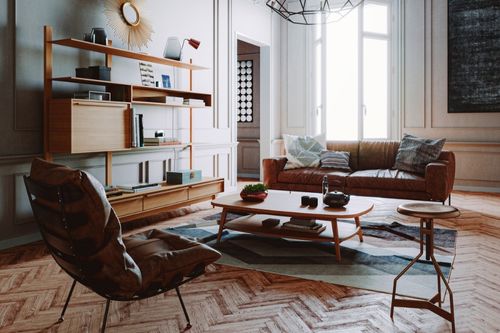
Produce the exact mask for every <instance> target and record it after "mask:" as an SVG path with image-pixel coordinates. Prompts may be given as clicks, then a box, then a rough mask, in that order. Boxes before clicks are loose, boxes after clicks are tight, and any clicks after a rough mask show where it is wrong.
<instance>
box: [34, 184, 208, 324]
mask: <svg viewBox="0 0 500 333" xmlns="http://www.w3.org/2000/svg"><path fill="white" fill-rule="evenodd" d="M24 184H25V186H26V191H27V193H28V197H29V201H30V205H31V208H32V210H33V214H34V215H35V220H36V221H37V224H38V227H39V228H40V231H41V234H42V238H43V240H44V242H45V244H46V245H47V247H48V248H49V250H50V252H51V255H52V256H53V257H54V259H55V256H59V257H61V258H62V259H66V258H67V257H72V258H74V259H77V258H78V256H77V255H76V254H74V253H73V254H70V255H68V254H63V253H61V252H60V251H59V250H58V249H56V248H54V247H52V246H51V245H50V243H49V242H48V241H47V240H46V238H45V234H44V233H45V232H48V231H47V230H45V228H44V226H43V224H41V223H40V222H39V221H38V217H37V216H36V213H35V209H34V207H33V206H34V199H33V197H34V196H35V197H38V196H40V195H41V194H42V193H49V195H48V196H49V197H50V196H52V198H53V199H54V198H57V201H58V203H59V208H60V215H61V220H60V222H61V223H62V224H63V225H64V228H65V229H66V230H68V225H67V219H66V213H65V210H64V195H63V193H64V191H63V189H62V187H61V186H46V185H40V184H38V183H36V182H35V181H33V180H32V179H30V177H27V176H24ZM33 192H35V194H33ZM36 192H38V194H37V193H36ZM68 238H71V237H69V235H68ZM75 261H76V262H77V260H75ZM56 262H57V260H56ZM60 267H61V266H60ZM61 269H62V270H64V271H65V272H66V273H67V274H68V275H69V276H71V277H72V278H73V284H72V285H71V289H70V290H69V294H68V297H67V298H66V302H65V303H64V307H63V309H62V312H61V315H60V317H59V319H58V321H57V323H61V322H63V321H64V314H65V313H66V309H67V308H68V305H69V301H70V299H71V296H72V295H73V291H74V289H75V285H76V282H77V281H78V282H80V283H81V284H82V285H84V286H86V285H85V283H83V282H82V281H80V278H78V277H76V276H74V275H73V274H71V273H70V272H68V271H67V270H65V269H64V267H61ZM203 273H205V270H204V267H203V269H197V270H195V271H194V272H193V273H192V274H190V275H189V276H188V277H187V278H177V279H176V278H174V279H173V282H172V283H171V285H169V286H168V287H166V288H159V289H157V290H153V291H149V292H146V293H143V294H136V295H134V296H132V297H130V298H127V297H114V296H110V295H106V294H103V293H100V292H99V291H97V290H94V289H92V288H90V287H87V286H86V287H87V288H89V289H91V290H92V291H93V292H95V293H96V294H98V295H99V296H101V297H103V298H105V299H106V308H105V310H104V317H103V320H102V325H101V333H104V332H105V330H106V322H107V319H108V312H109V304H110V303H111V301H120V302H128V301H138V300H142V299H146V298H149V297H153V296H156V295H159V294H162V293H165V292H167V291H169V290H172V289H175V291H176V293H177V297H178V298H179V302H180V303H181V307H182V311H183V312H184V316H185V317H186V321H187V325H186V329H189V328H191V321H190V318H189V315H188V312H187V310H186V306H185V305H184V301H183V299H182V296H181V293H180V290H179V287H180V286H181V285H183V284H185V283H187V282H189V281H191V280H193V279H195V278H197V277H198V276H200V275H202V274H203Z"/></svg>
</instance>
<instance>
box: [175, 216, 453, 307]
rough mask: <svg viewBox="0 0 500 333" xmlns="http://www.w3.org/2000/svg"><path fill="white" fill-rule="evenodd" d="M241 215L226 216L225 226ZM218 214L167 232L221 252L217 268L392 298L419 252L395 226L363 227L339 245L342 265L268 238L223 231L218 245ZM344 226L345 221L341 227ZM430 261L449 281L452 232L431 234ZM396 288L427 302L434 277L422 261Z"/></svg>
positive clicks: (414, 231)
mask: <svg viewBox="0 0 500 333" xmlns="http://www.w3.org/2000/svg"><path fill="white" fill-rule="evenodd" d="M239 216H240V215H236V214H228V220H231V219H234V218H237V217H239ZM219 219H220V214H215V215H212V216H209V217H205V218H204V219H200V220H199V221H193V224H190V225H186V226H181V227H176V228H168V229H166V231H169V232H172V233H176V234H179V235H183V236H185V237H188V238H191V239H195V240H197V241H200V242H202V243H206V244H208V245H209V246H212V247H213V248H215V249H217V250H219V251H220V252H222V254H223V256H222V258H221V259H220V260H219V261H218V263H219V264H223V265H230V266H236V267H240V268H246V269H255V270H259V271H264V272H271V273H276V274H282V275H288V276H293V277H298V278H304V279H310V280H319V281H324V282H328V283H333V284H338V285H344V286H349V287H355V288H361V289H368V290H374V291H379V292H385V293H392V283H393V279H394V277H395V276H396V275H397V274H398V273H399V272H401V270H402V269H403V268H404V267H405V266H406V265H407V264H408V263H409V262H410V261H411V259H413V257H415V256H416V254H417V253H418V252H419V243H418V242H417V241H418V237H419V228H418V227H415V226H406V225H402V224H399V223H397V222H394V223H391V224H387V223H362V224H363V235H364V242H363V243H360V242H359V241H358V239H357V238H352V239H351V240H347V241H345V242H343V243H342V244H341V248H342V250H341V253H342V262H341V263H338V262H337V260H336V258H335V250H334V247H333V245H332V244H331V243H317V242H307V241H297V240H290V239H280V238H268V237H261V236H255V235H251V234H246V233H241V232H236V231H227V230H225V231H224V234H223V238H222V241H221V244H220V245H217V244H216V241H215V239H216V236H217V230H218V225H217V221H218V220H219ZM343 222H348V221H343ZM434 231H435V236H434V243H435V247H436V250H435V257H436V259H437V260H438V261H439V263H440V267H441V269H442V271H443V273H444V274H445V276H447V277H448V278H449V276H450V273H451V266H452V263H453V260H454V258H455V240H456V231H454V230H449V229H438V228H435V230H434ZM422 259H424V260H421V261H419V262H417V263H416V264H415V265H414V266H413V268H412V269H410V270H409V271H408V273H407V274H406V275H405V276H404V277H403V278H401V279H400V280H399V281H400V282H399V283H398V294H400V295H404V296H414V297H421V298H429V297H432V296H433V295H434V294H435V292H436V290H437V286H436V280H437V279H436V276H435V273H434V268H433V266H432V263H431V262H430V261H426V260H425V258H424V257H423V258H422Z"/></svg>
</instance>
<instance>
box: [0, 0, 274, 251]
mask: <svg viewBox="0 0 500 333" xmlns="http://www.w3.org/2000/svg"><path fill="white" fill-rule="evenodd" d="M145 3H146V8H145V9H146V12H145V14H144V15H147V17H148V19H150V21H151V22H152V24H153V28H154V30H155V32H154V34H153V36H152V42H151V43H150V44H149V47H148V48H147V50H144V51H146V52H148V53H150V54H154V55H161V54H162V52H163V48H164V45H165V41H166V39H167V38H168V37H169V36H179V37H180V38H185V37H193V38H196V39H199V40H200V41H201V46H200V48H199V49H198V50H193V49H191V48H190V47H189V46H187V47H186V48H185V52H184V56H185V57H186V58H189V57H191V58H193V62H194V63H197V64H200V65H203V66H206V67H209V68H211V69H210V70H207V71H199V72H195V73H194V77H193V79H194V83H193V88H194V90H198V91H202V92H212V93H213V106H212V107H211V108H206V109H201V110H195V111H194V124H193V125H194V126H193V127H194V140H193V141H194V142H195V143H201V142H204V143H209V144H208V145H204V146H199V147H195V149H194V163H193V167H194V168H198V169H202V171H203V175H204V176H220V177H224V178H225V179H226V189H229V190H232V189H235V188H236V178H235V177H236V163H235V162H234V161H235V156H234V154H235V152H236V150H235V147H236V139H235V137H233V136H232V126H233V123H232V115H233V109H232V106H231V102H232V95H231V93H230V91H231V89H230V88H231V86H230V85H231V74H230V73H231V69H232V68H231V47H232V44H231V43H232V36H233V35H234V34H235V32H236V31H237V30H238V31H239V32H240V33H244V34H246V35H249V36H253V37H254V38H256V39H259V40H262V42H263V43H266V44H269V45H271V44H272V43H273V42H274V41H275V40H279V30H278V31H276V30H275V29H274V30H273V23H272V22H273V21H272V18H271V15H270V11H269V10H268V9H267V8H266V7H265V6H264V5H262V4H261V5H254V3H253V1H251V0H203V1H202V0H168V1H165V0H148V1H146V2H145ZM14 5H16V7H14ZM249 14H251V15H249ZM15 17H17V22H16V21H15V20H14V18H15ZM44 25H51V26H53V30H54V38H67V37H74V38H81V37H82V34H83V32H86V31H89V30H90V28H92V27H96V26H103V27H105V28H106V31H107V32H108V37H109V38H111V39H113V45H114V46H118V47H125V45H124V44H123V43H122V42H121V41H119V40H118V39H117V38H116V36H114V35H113V33H112V30H111V29H110V28H109V27H108V26H107V25H106V21H105V17H104V14H103V3H102V1H100V0H88V1H78V0H70V1H58V0H45V1H43V2H41V1H37V0H23V1H2V2H0V26H2V27H4V29H0V50H1V51H0V60H1V61H2V66H0V77H1V78H2V80H1V82H0V100H1V101H2V105H3V112H2V122H1V123H0V130H1V131H2V132H3V140H1V141H0V155H1V156H0V193H1V194H0V248H5V247H8V246H12V245H16V244H21V243H25V242H27V241H31V240H33V239H36V238H37V237H39V236H38V233H37V228H36V225H35V224H34V222H33V220H32V217H31V212H30V209H29V206H28V202H27V198H26V194H25V190H24V187H23V183H22V175H24V174H27V173H29V165H30V161H31V159H32V158H33V157H35V156H40V154H41V152H42V151H41V149H42V146H41V137H42V136H41V134H42V133H41V111H42V105H43V103H42V94H43V79H42V73H43V72H42V66H43V57H42V54H43V53H42V52H43V35H42V29H43V26H44ZM272 57H274V58H273V63H274V64H276V63H279V59H276V57H279V52H278V53H276V52H273V54H272ZM54 61H55V63H57V65H56V66H55V68H54V75H71V74H72V71H73V70H74V68H75V67H77V66H88V65H91V64H93V65H94V64H102V63H103V59H102V57H101V56H93V55H90V54H89V53H88V52H84V51H77V50H72V49H67V48H62V47H55V48H54ZM155 69H156V70H157V74H158V77H159V75H160V74H162V73H170V74H173V72H172V69H171V68H168V67H162V66H156V67H155ZM273 70H274V69H273ZM186 74H187V73H185V72H183V71H178V72H177V73H176V78H177V84H176V87H178V88H181V89H186V88H187V76H186ZM112 77H113V80H120V81H124V82H136V83H138V82H139V71H138V65H137V63H136V62H134V61H130V60H126V59H120V58H118V57H115V58H114V59H113V70H112ZM16 78H17V79H16ZM14 82H15V84H14ZM272 84H273V86H274V87H275V86H276V85H277V84H279V81H277V80H276V81H273V82H272ZM14 87H16V88H17V89H15V90H14ZM84 88H85V87H81V89H84ZM74 89H75V87H74V86H69V85H63V84H57V85H55V90H56V91H57V92H58V93H59V94H63V95H67V94H70V93H71V92H72V91H73V90H74ZM87 89H88V87H87ZM274 89H276V88H274ZM14 91H16V92H17V95H15V94H14ZM275 107H276V106H275ZM278 107H279V106H278ZM142 111H144V113H145V114H146V115H145V118H146V130H148V131H150V132H152V131H153V130H154V129H157V128H169V127H171V126H170V123H171V117H172V114H173V113H172V111H171V110H158V109H155V108H151V107H150V108H148V107H143V108H142ZM278 114H279V113H278ZM187 116H188V114H187V112H183V110H178V111H176V118H177V121H176V127H177V128H178V129H179V131H180V133H181V135H182V136H184V137H186V136H187V133H188V118H187ZM235 125H236V123H234V126H235ZM174 157H175V156H174V154H173V153H171V152H168V151H164V150H162V151H156V152H150V153H131V154H127V153H116V154H114V158H113V172H114V173H113V182H114V183H115V184H117V183H130V182H136V181H139V180H141V179H143V178H144V176H145V175H146V174H149V177H150V178H149V180H150V181H157V180H161V179H162V175H163V171H164V168H165V166H167V167H168V166H169V165H170V166H172V167H173V165H177V167H179V168H186V167H188V156H187V153H180V154H179V156H178V159H177V161H176V162H174ZM55 160H56V161H57V162H61V163H64V164H67V165H70V166H73V167H77V168H81V169H85V170H87V171H89V172H91V173H92V174H93V175H95V176H96V177H97V178H98V179H99V180H101V181H103V180H104V156H103V155H99V154H94V155H72V156H56V157H55Z"/></svg>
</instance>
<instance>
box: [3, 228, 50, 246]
mask: <svg viewBox="0 0 500 333" xmlns="http://www.w3.org/2000/svg"><path fill="white" fill-rule="evenodd" d="M39 240H42V235H40V233H39V232H36V233H33V234H29V235H24V236H21V237H15V238H9V239H4V240H2V241H0V250H5V249H8V248H11V247H14V246H19V245H25V244H29V243H33V242H36V241H39Z"/></svg>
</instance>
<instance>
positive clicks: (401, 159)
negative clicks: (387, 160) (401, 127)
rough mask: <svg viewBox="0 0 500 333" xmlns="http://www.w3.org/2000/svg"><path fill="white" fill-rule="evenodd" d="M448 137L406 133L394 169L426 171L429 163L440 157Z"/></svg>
mask: <svg viewBox="0 0 500 333" xmlns="http://www.w3.org/2000/svg"><path fill="white" fill-rule="evenodd" d="M445 141H446V139H437V140H432V139H424V138H419V137H416V136H413V135H409V134H405V135H404V136H403V139H401V143H400V145H399V150H398V153H397V155H396V163H395V164H394V167H393V168H394V169H398V170H403V171H409V172H414V173H420V174H424V173H425V167H426V165H427V164H429V163H431V162H434V161H435V160H437V159H438V157H439V155H440V154H441V150H442V149H443V146H444V143H445Z"/></svg>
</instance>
